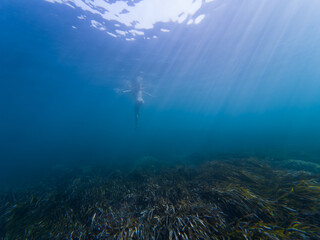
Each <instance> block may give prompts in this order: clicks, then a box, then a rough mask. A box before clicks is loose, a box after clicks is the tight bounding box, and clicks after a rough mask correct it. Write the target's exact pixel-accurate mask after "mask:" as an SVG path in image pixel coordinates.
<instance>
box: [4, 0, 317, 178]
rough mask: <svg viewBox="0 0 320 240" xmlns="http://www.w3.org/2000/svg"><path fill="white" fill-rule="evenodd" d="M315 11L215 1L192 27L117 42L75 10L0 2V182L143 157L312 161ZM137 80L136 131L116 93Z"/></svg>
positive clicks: (299, 3)
mask: <svg viewBox="0 0 320 240" xmlns="http://www.w3.org/2000/svg"><path fill="white" fill-rule="evenodd" d="M144 1H147V0H144ZM114 2H115V1H114ZM134 2H137V3H139V2H140V1H134ZM319 12H320V2H319V1H317V0H310V1H305V0H283V1H278V0H261V1H256V0H247V1H243V0H236V1H231V0H226V1H222V0H216V1H213V2H211V3H207V4H204V5H203V7H202V8H201V9H200V10H198V12H197V14H198V15H199V14H205V18H204V19H203V20H202V21H201V22H200V23H199V24H193V25H190V26H189V25H187V24H186V22H183V23H181V24H179V23H176V22H159V23H156V24H155V25H154V28H153V29H147V30H145V35H144V36H145V37H147V36H150V37H151V39H146V38H143V37H137V38H136V39H135V40H134V41H126V40H125V39H124V38H121V37H117V38H114V37H112V36H110V35H108V34H107V33H106V31H99V30H98V29H96V28H93V27H91V26H90V20H88V19H97V20H99V21H102V20H101V17H99V16H96V15H95V14H92V13H88V12H86V11H83V10H81V9H80V8H77V7H73V8H72V7H69V6H67V5H65V4H58V3H50V2H46V1H43V0H34V1H19V0H1V2H0V23H1V24H0V53H1V54H0V112H1V115H0V116H1V117H0V167H1V170H0V171H1V175H2V179H5V180H4V181H9V180H8V179H11V178H15V177H18V176H19V175H21V174H23V173H24V172H28V171H29V172H30V171H31V172H33V173H34V172H37V171H40V170H41V168H43V167H51V166H55V165H58V164H66V165H67V164H74V165H81V164H83V165H86V164H91V163H97V162H114V163H117V162H119V161H133V160H134V159H138V158H140V157H142V156H148V155H151V156H155V157H157V158H159V159H174V158H183V157H185V156H188V155H190V154H195V153H197V154H203V155H210V154H212V153H218V152H223V153H234V152H238V153H243V152H246V153H248V152H249V153H251V154H265V155H268V154H269V155H272V156H281V157H283V156H288V158H289V157H291V158H292V157H293V156H292V155H294V154H300V155H298V157H299V156H301V153H303V154H305V155H308V156H312V158H313V159H315V158H317V157H319V154H320V152H319V149H320V148H319V147H320V125H319V122H320V94H319V92H320V67H319V66H320V44H319V43H320V27H319V24H320V14H319ZM81 14H86V15H87V18H88V19H87V20H80V19H78V18H77V16H79V15H81ZM104 22H105V26H106V28H107V29H109V28H112V27H113V26H114V24H115V23H116V22H115V21H106V20H104ZM72 26H75V27H76V29H75V28H72ZM122 27H123V26H122ZM161 28H164V29H169V30H170V32H163V31H160V29H161ZM123 29H126V28H125V27H123ZM113 30H114V29H113ZM153 36H157V38H152V37H153ZM138 75H141V76H142V77H143V81H144V85H145V88H146V89H147V91H148V92H150V93H151V94H152V95H153V97H149V96H145V97H144V99H145V105H144V106H143V107H142V109H141V113H140V118H139V122H138V128H137V129H136V130H135V128H134V110H133V109H134V107H133V106H134V102H133V100H132V99H131V98H130V97H128V96H126V95H118V94H117V93H116V92H115V91H114V89H115V88H124V87H125V85H126V81H131V80H133V79H135V78H136V77H137V76H138ZM2 181H3V180H2Z"/></svg>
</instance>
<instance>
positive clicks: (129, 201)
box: [0, 158, 320, 240]
mask: <svg viewBox="0 0 320 240" xmlns="http://www.w3.org/2000/svg"><path fill="white" fill-rule="evenodd" d="M65 175H66V176H64V177H60V180H59V181H55V183H52V182H51V183H49V182H48V183H42V184H40V185H41V186H39V187H37V188H34V189H29V190H28V191H27V190H25V191H20V192H17V193H6V194H3V195H2V196H1V199H0V201H1V205H0V206H1V207H0V239H37V240H38V239H82V240H84V239H320V183H319V175H316V174H311V173H310V172H306V171H297V170H294V171H292V170H290V171H289V170H285V169H282V170H280V169H278V168H276V167H270V165H268V162H267V161H263V160H257V159H231V160H214V161H208V162H204V163H202V164H200V165H194V166H192V167H191V166H189V165H185V164H178V163H177V164H171V165H164V164H161V163H160V162H158V161H156V160H154V159H151V158H149V159H146V160H145V161H143V162H141V163H140V164H137V165H136V166H135V168H134V170H132V171H129V172H128V171H116V170H108V169H107V168H106V169H102V168H100V169H99V170H98V169H87V170H86V171H84V170H82V171H73V172H72V171H71V172H69V173H68V174H65Z"/></svg>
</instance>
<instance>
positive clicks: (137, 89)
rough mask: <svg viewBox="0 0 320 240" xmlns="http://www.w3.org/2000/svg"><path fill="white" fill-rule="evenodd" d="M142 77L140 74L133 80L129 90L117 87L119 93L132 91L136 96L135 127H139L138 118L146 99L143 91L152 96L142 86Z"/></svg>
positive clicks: (134, 96)
mask: <svg viewBox="0 0 320 240" xmlns="http://www.w3.org/2000/svg"><path fill="white" fill-rule="evenodd" d="M142 80H143V79H142V77H141V76H138V77H137V78H136V79H135V80H133V81H132V82H131V84H130V86H129V87H130V89H127V90H120V89H116V91H117V92H118V93H131V94H132V96H133V98H134V121H135V122H134V126H135V129H137V127H138V120H139V115H140V109H141V107H142V105H143V104H144V99H143V93H145V94H147V95H149V96H152V95H151V94H149V93H147V92H145V91H143V88H142Z"/></svg>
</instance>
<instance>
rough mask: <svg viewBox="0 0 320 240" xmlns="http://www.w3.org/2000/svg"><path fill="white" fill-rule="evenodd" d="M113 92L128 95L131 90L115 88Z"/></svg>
mask: <svg viewBox="0 0 320 240" xmlns="http://www.w3.org/2000/svg"><path fill="white" fill-rule="evenodd" d="M114 91H115V92H116V93H117V94H123V93H130V92H132V90H131V89H128V90H122V89H120V88H115V89H114Z"/></svg>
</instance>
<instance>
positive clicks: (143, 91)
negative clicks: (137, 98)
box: [143, 91, 154, 97]
mask: <svg viewBox="0 0 320 240" xmlns="http://www.w3.org/2000/svg"><path fill="white" fill-rule="evenodd" d="M143 93H145V94H146V95H148V96H149V97H154V96H153V95H151V94H150V93H148V92H146V91H143Z"/></svg>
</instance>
